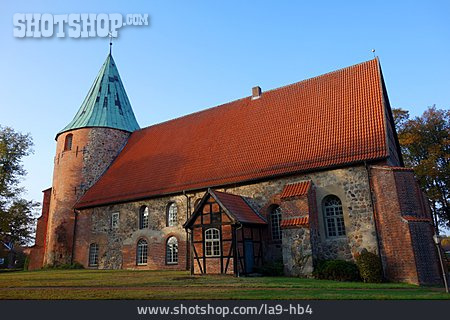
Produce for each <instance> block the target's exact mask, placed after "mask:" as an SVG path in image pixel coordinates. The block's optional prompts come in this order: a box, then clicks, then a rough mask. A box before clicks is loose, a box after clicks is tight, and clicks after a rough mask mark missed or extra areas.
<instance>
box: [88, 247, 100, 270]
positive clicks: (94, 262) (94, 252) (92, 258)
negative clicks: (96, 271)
mask: <svg viewBox="0 0 450 320" xmlns="http://www.w3.org/2000/svg"><path fill="white" fill-rule="evenodd" d="M96 266H98V244H96V243H91V245H90V246H89V267H96Z"/></svg>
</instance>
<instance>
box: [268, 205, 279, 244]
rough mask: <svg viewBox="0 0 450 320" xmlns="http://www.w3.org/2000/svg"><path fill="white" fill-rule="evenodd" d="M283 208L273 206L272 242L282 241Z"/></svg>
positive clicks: (271, 218) (271, 220)
mask: <svg viewBox="0 0 450 320" xmlns="http://www.w3.org/2000/svg"><path fill="white" fill-rule="evenodd" d="M280 222H281V208H280V207H279V206H273V207H272V210H271V211H270V227H271V230H272V240H275V241H279V240H281V228H280Z"/></svg>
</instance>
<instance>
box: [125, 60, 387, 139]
mask: <svg viewBox="0 0 450 320" xmlns="http://www.w3.org/2000/svg"><path fill="white" fill-rule="evenodd" d="M371 61H376V62H378V63H379V60H378V59H377V57H376V58H374V59H370V60H366V61H363V62H360V63H357V64H354V65H351V66H347V67H344V68H340V69H337V70H333V71H330V72H327V73H322V74H319V75H317V76H314V77H311V78H307V79H303V80H300V81H297V82H294V83H290V84H286V85H284V86H281V87H277V88H273V89H269V90H266V91H263V92H262V93H263V94H264V93H268V92H273V91H276V90H280V89H284V88H287V87H293V86H296V85H299V84H301V83H304V82H307V81H311V80H316V79H318V78H321V77H325V76H329V75H330V74H333V73H337V72H342V71H344V70H347V69H350V68H354V67H357V66H359V65H363V64H366V63H368V62H371ZM246 99H248V100H249V101H251V95H249V96H245V97H242V98H239V99H236V100H231V101H228V102H225V103H222V104H219V105H216V106H212V107H209V108H206V109H202V110H198V111H195V112H192V113H188V114H185V115H181V116H179V117H175V118H172V119H168V120H164V121H162V122H158V123H155V124H151V125H149V126H147V127H144V128H140V129H138V130H136V131H134V132H139V131H144V130H147V129H150V128H154V127H157V126H159V125H163V124H166V123H169V122H172V121H177V120H180V119H183V118H186V117H190V116H193V115H196V114H200V113H203V112H208V111H211V110H213V109H216V108H220V107H223V106H225V105H229V104H234V103H236V102H238V101H241V100H246ZM134 132H133V133H134Z"/></svg>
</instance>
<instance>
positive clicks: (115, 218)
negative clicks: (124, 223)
mask: <svg viewBox="0 0 450 320" xmlns="http://www.w3.org/2000/svg"><path fill="white" fill-rule="evenodd" d="M118 227H119V213H118V212H113V213H112V214H111V228H113V229H117V228H118Z"/></svg>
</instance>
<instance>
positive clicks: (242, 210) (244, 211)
mask: <svg viewBox="0 0 450 320" xmlns="http://www.w3.org/2000/svg"><path fill="white" fill-rule="evenodd" d="M209 196H211V197H213V198H214V199H215V200H216V202H217V203H218V204H219V206H220V207H222V209H223V210H224V212H225V213H226V214H227V215H228V216H229V217H230V219H231V220H232V221H233V222H234V223H238V222H239V223H244V224H261V225H265V224H267V222H266V220H265V219H264V218H263V217H262V216H261V215H260V214H259V213H258V212H257V211H256V210H254V209H253V208H252V207H251V206H250V204H249V203H248V202H247V200H246V199H245V198H244V197H242V196H240V195H237V194H231V193H226V192H219V191H213V190H210V189H209V190H208V191H207V192H206V193H205V195H204V196H203V199H202V201H201V203H200V205H199V206H198V207H197V208H196V210H195V211H194V212H193V213H192V215H191V217H190V218H189V219H188V220H187V221H186V223H185V224H184V227H185V228H186V227H189V226H190V225H191V224H192V223H193V222H194V221H195V218H196V216H197V215H198V214H200V213H201V210H200V209H201V208H202V204H203V203H204V202H206V199H208V198H209Z"/></svg>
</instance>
